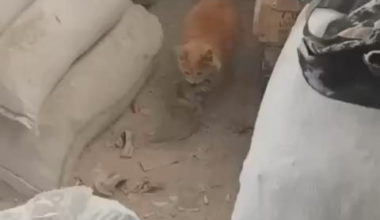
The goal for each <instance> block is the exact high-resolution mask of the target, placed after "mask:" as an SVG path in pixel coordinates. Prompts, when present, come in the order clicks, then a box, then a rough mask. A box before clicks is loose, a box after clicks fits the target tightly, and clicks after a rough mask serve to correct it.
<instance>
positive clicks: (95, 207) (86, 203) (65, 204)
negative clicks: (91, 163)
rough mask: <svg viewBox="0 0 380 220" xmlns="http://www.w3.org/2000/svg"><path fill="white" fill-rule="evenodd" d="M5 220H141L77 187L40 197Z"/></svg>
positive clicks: (0, 214) (2, 214)
mask: <svg viewBox="0 0 380 220" xmlns="http://www.w3.org/2000/svg"><path fill="white" fill-rule="evenodd" d="M0 219H1V220H33V219H40V220H139V218H138V217H137V215H136V213H134V212H133V211H132V210H130V209H127V208H126V207H124V206H123V205H121V204H120V203H119V202H116V201H112V200H108V199H103V198H100V197H97V196H93V195H92V190H91V189H90V188H88V187H84V186H76V187H70V188H64V189H59V190H52V191H48V192H43V193H40V194H38V195H36V196H35V197H34V198H33V199H31V200H29V201H28V202H27V203H26V204H25V205H22V206H19V207H16V208H13V209H9V210H5V211H2V212H0Z"/></svg>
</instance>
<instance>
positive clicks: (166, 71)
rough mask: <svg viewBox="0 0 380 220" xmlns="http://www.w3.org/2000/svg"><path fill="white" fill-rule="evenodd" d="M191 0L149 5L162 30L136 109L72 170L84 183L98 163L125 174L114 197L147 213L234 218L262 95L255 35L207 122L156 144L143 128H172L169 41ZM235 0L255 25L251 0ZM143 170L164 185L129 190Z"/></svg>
mask: <svg viewBox="0 0 380 220" xmlns="http://www.w3.org/2000/svg"><path fill="white" fill-rule="evenodd" d="M237 1H238V0H237ZM193 2H194V1H192V0H180V1H178V0H160V1H159V2H158V3H157V4H156V5H154V6H153V7H152V8H151V9H150V11H151V12H152V13H154V14H156V15H157V16H158V17H159V19H160V21H161V23H162V25H163V28H164V32H165V40H164V45H163V48H162V51H161V53H160V54H159V56H158V65H157V68H156V69H155V73H154V74H153V76H152V77H151V79H150V80H149V81H148V83H147V85H146V86H145V87H144V88H143V90H142V91H141V92H140V94H139V95H138V97H137V98H136V101H135V104H134V110H135V112H133V111H132V110H127V111H126V113H125V115H123V116H122V117H121V118H120V120H119V121H118V122H117V123H116V124H115V125H113V126H112V127H111V128H110V129H109V130H108V131H107V132H105V133H104V134H103V135H101V136H100V137H99V138H98V139H96V140H95V141H94V142H93V143H92V144H90V145H89V146H88V147H87V148H86V149H85V151H84V152H83V154H82V156H81V159H80V160H79V161H78V164H77V170H76V172H75V177H79V178H80V179H81V180H83V182H84V183H85V184H86V185H92V184H93V183H94V181H95V179H96V174H95V173H96V172H95V170H99V169H101V170H102V171H103V172H105V173H108V174H110V173H117V174H120V175H121V176H122V177H125V178H127V184H126V187H125V188H126V189H127V190H129V193H125V192H122V191H120V190H119V191H116V193H115V195H114V196H113V198H114V199H117V200H119V201H120V202H121V203H123V204H125V205H126V206H127V207H129V208H131V209H133V210H134V211H136V212H137V213H138V215H139V216H140V217H141V218H142V219H168V220H170V219H183V220H193V219H194V220H195V219H197V220H200V219H208V220H227V219H230V215H231V212H232V210H233V205H234V200H235V197H236V193H237V192H238V180H239V179H238V178H239V173H240V170H241V166H242V163H243V160H244V158H245V155H246V153H247V151H248V149H249V144H250V139H251V135H252V131H253V126H254V122H255V119H256V115H257V111H258V108H259V104H260V101H261V91H262V82H263V81H262V77H261V76H260V73H259V67H260V54H261V53H260V50H259V47H258V44H257V43H253V47H251V48H250V47H244V48H243V47H242V49H241V51H240V53H239V56H238V57H237V68H236V71H235V75H236V77H235V81H233V83H232V85H231V87H229V88H228V89H227V90H226V91H225V92H224V93H223V95H219V96H218V95H216V96H214V97H212V98H210V99H208V100H207V103H206V105H205V106H204V108H205V111H204V114H203V115H202V117H201V121H202V126H201V127H200V128H199V129H198V130H197V131H196V132H195V133H194V134H193V135H192V136H191V137H189V138H187V139H185V140H177V141H170V142H164V143H159V144H153V143H150V142H149V141H147V140H146V138H145V137H146V134H147V133H149V132H151V131H152V130H154V129H157V126H158V125H160V126H161V127H160V129H163V130H166V129H167V131H168V132H171V131H172V130H173V128H170V126H172V125H171V124H170V123H167V124H165V123H166V122H165V120H166V116H167V109H166V107H165V106H166V105H165V103H167V101H168V99H170V93H172V92H173V85H174V83H175V82H176V81H178V80H179V79H180V78H179V77H180V75H179V73H178V69H177V66H176V62H175V59H174V54H173V53H172V47H173V46H174V45H175V44H176V42H177V41H178V37H179V33H180V31H179V29H180V24H181V21H182V19H183V16H184V14H185V13H186V11H188V10H189V8H190V6H191V4H193ZM238 2H239V6H240V9H241V13H242V15H243V18H244V22H245V26H246V28H247V30H251V22H252V17H253V15H252V13H253V9H254V1H253V0H240V1H238ZM191 121H192V120H190V121H189V122H188V123H191ZM162 125H164V126H162ZM175 129H177V130H178V128H175ZM124 130H128V131H131V132H132V133H133V135H134V136H133V144H134V146H135V150H134V153H133V157H132V158H130V159H124V158H120V153H121V149H118V148H115V147H114V146H112V143H114V142H115V140H117V138H118V136H119V135H120V133H121V132H123V131H124ZM144 178H145V179H146V180H149V181H150V182H151V183H152V184H153V185H154V184H157V185H158V186H159V187H161V188H160V189H158V190H156V191H154V192H152V193H141V192H131V191H133V189H134V188H135V187H136V186H138V185H139V183H140V182H141V181H142V180H143V179H144Z"/></svg>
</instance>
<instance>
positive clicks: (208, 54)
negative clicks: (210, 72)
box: [202, 49, 214, 64]
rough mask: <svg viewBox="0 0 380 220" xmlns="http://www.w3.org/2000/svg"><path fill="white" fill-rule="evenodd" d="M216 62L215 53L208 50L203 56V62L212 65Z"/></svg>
mask: <svg viewBox="0 0 380 220" xmlns="http://www.w3.org/2000/svg"><path fill="white" fill-rule="evenodd" d="M213 60H214V52H213V51H212V49H208V50H207V51H206V52H205V53H204V54H203V56H202V62H203V63H205V64H212V63H213Z"/></svg>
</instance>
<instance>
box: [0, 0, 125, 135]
mask: <svg viewBox="0 0 380 220" xmlns="http://www.w3.org/2000/svg"><path fill="white" fill-rule="evenodd" d="M129 4H131V2H130V1H127V0H107V1H104V0H37V1H35V2H34V3H33V4H32V5H31V6H30V7H29V8H27V9H26V10H25V11H24V12H23V13H22V14H21V15H20V16H19V17H18V18H17V19H16V20H15V21H14V22H13V23H12V24H11V25H10V26H9V27H8V28H7V30H6V31H5V32H4V33H3V34H2V35H1V36H0V113H1V114H3V115H5V116H6V117H8V118H9V119H11V120H15V121H18V122H20V123H21V124H23V125H24V126H26V127H27V128H29V129H30V128H37V126H36V125H37V116H38V114H39V112H40V109H41V106H42V104H43V102H44V100H45V99H46V97H47V96H48V95H49V93H50V92H51V91H52V89H53V88H54V86H55V85H56V84H57V83H58V81H59V80H60V79H61V78H62V77H63V76H64V74H65V73H66V72H67V70H68V69H69V67H70V66H71V64H72V63H73V62H74V61H75V60H76V59H77V58H78V57H79V56H80V55H82V54H83V53H84V52H85V51H86V50H87V49H89V48H90V46H91V45H93V44H94V43H95V42H96V41H97V40H98V39H99V38H100V37H101V36H102V35H104V34H105V33H106V32H107V31H108V30H110V29H111V28H112V27H113V26H114V25H115V24H116V22H117V21H118V20H119V19H120V16H121V15H122V13H123V12H124V11H125V9H126V8H127V6H128V5H129Z"/></svg>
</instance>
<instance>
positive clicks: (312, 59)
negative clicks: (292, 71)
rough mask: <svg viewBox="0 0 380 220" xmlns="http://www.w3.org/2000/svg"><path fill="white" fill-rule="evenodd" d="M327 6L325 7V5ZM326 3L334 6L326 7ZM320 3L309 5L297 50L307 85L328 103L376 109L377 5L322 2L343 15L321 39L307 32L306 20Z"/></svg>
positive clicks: (379, 65) (379, 95)
mask: <svg viewBox="0 0 380 220" xmlns="http://www.w3.org/2000/svg"><path fill="white" fill-rule="evenodd" d="M326 2H327V4H326ZM329 2H331V3H332V5H334V4H333V3H335V5H334V6H331V7H329V4H328V3H329ZM320 3H321V1H320V0H315V1H312V2H311V3H310V5H309V10H310V11H309V15H308V16H307V20H306V24H305V27H304V38H303V41H302V43H301V45H300V47H299V48H298V55H299V62H300V65H301V68H302V71H303V75H304V77H305V79H306V81H307V83H308V84H309V85H310V86H311V87H312V88H313V89H315V90H316V91H317V92H319V93H320V94H322V95H324V96H327V97H329V98H332V99H336V100H340V101H344V102H349V103H353V104H358V105H362V106H366V107H372V108H378V109H380V1H379V0H360V1H349V0H345V3H347V4H345V5H342V4H341V5H340V6H339V5H338V6H337V4H336V3H337V1H333V0H331V1H324V6H325V7H327V8H332V9H335V10H337V11H339V12H342V13H345V16H343V17H342V18H339V19H338V20H335V21H332V22H331V23H330V24H328V26H327V29H326V31H325V34H324V36H322V37H317V36H315V35H313V34H312V33H311V32H310V30H309V25H308V22H309V18H310V16H311V15H312V14H313V12H314V10H315V9H316V8H319V7H320Z"/></svg>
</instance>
